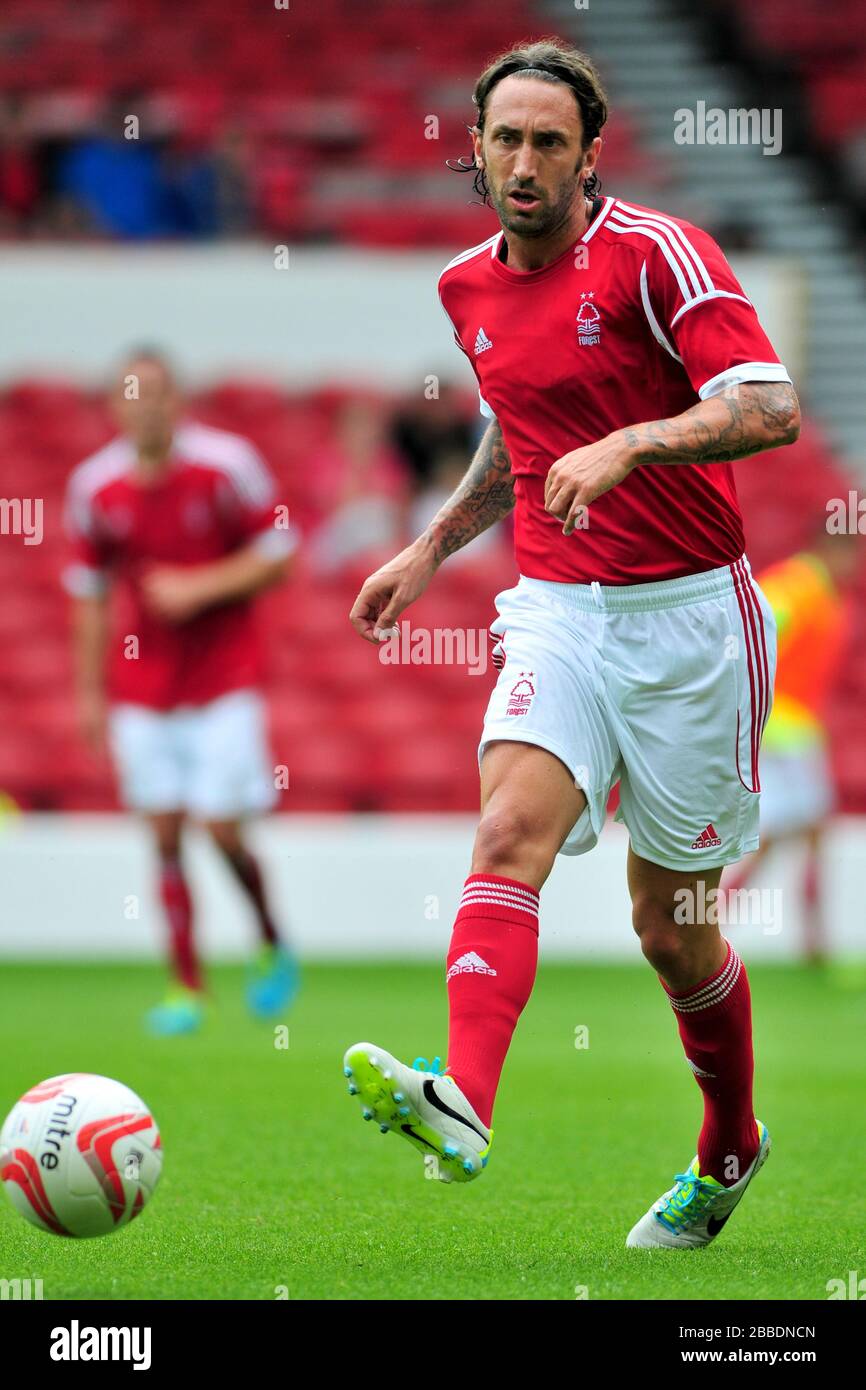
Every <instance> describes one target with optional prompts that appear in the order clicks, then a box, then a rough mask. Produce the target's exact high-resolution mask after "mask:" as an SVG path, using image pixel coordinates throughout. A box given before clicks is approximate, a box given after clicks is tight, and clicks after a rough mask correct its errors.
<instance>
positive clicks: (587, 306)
mask: <svg viewBox="0 0 866 1390" xmlns="http://www.w3.org/2000/svg"><path fill="white" fill-rule="evenodd" d="M594 298H595V293H594V291H593V290H588V291H586V292H584V293H583V294H581V296H580V300H581V304H580V308H579V309H578V311H577V341H578V342H579V343H580V345H581V347H595V345H596V343H600V342H601V327H600V325H601V314H600V313H599V312H598V308H597V307H596V305H595V303H594V302H593V301H594Z"/></svg>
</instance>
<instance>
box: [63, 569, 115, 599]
mask: <svg viewBox="0 0 866 1390" xmlns="http://www.w3.org/2000/svg"><path fill="white" fill-rule="evenodd" d="M61 581H62V584H63V587H64V589H65V590H66V592H67V593H68V594H71V595H72V597H73V598H102V596H103V594H105V593H107V592H108V576H107V574H106V573H105V571H104V570H95V569H91V568H90V566H89V565H70V566H69V567H68V568H67V569H65V570H64V571H63V574H62V576H61Z"/></svg>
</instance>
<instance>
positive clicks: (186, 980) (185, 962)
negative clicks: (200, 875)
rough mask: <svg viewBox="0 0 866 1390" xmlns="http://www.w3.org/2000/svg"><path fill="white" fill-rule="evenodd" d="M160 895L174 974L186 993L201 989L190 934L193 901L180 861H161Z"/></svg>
mask: <svg viewBox="0 0 866 1390" xmlns="http://www.w3.org/2000/svg"><path fill="white" fill-rule="evenodd" d="M159 892H160V897H161V898H162V903H163V907H164V908H165V915H166V917H167V918H168V931H169V946H170V951H171V961H172V967H173V969H174V973H175V975H176V977H177V979H178V980H179V981H180V983H181V984H182V985H186V987H187V989H201V987H202V980H201V970H200V968H199V963H198V956H197V954H196V949H195V942H194V941H193V934H192V899H191V898H190V895H189V889H188V887H187V884H186V879H185V878H184V876H183V869H182V868H181V865H180V860H179V859H175V858H173V857H165V858H162V859H160V864H159Z"/></svg>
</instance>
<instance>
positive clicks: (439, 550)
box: [424, 420, 514, 564]
mask: <svg viewBox="0 0 866 1390" xmlns="http://www.w3.org/2000/svg"><path fill="white" fill-rule="evenodd" d="M513 506H514V486H513V480H512V477H511V459H510V457H509V454H508V450H507V448H506V447H505V443H504V441H503V438H502V430H501V429H500V427H499V424H498V422H497V421H496V420H493V421H491V423H490V424H489V425H488V427H487V429H486V430H485V432H484V436H483V438H482V440H481V443H480V444H479V445H478V449H477V450H476V453H475V457H474V458H473V460H472V462H471V464H470V465H469V469H468V471H467V473H466V476H465V477H464V479H463V481H462V482H461V483H460V485H459V487H458V488H457V489H456V491H455V492H453V493H452V495H451V496H450V497H449V498H448V501H447V502H446V503H445V505H444V507H442V508H441V510H440V511H438V512H437V513H436V516H435V517H434V518H433V520H432V521H431V523H430V525H429V526H428V528H427V530H426V531H425V532H424V540H426V541H428V542H429V544H430V545H431V546H432V547H433V554H434V556H435V559H436V563H437V564H441V563H442V561H443V560H446V559H447V558H448V556H449V555H453V554H454V552H455V550H460V549H462V547H463V546H464V545H468V544H469V542H470V541H471V540H474V539H475V537H476V536H480V535H481V533H482V531H486V530H487V529H488V527H490V526H492V525H493V524H494V522H496V521H501V520H502V518H503V517H504V516H507V515H508V513H509V512H510V511H511V509H512V507H513Z"/></svg>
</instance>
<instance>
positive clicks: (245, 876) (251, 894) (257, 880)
mask: <svg viewBox="0 0 866 1390" xmlns="http://www.w3.org/2000/svg"><path fill="white" fill-rule="evenodd" d="M226 858H227V859H228V862H229V864H230V865H231V867H232V869H233V870H234V872H235V874H236V875H237V878H238V882H239V883H240V885H241V887H242V888H243V889H244V891H245V893H246V895H247V897H248V898H249V899H250V902H251V903H252V905H253V909H254V911H255V914H256V920H257V921H258V924H259V931H260V932H261V934H262V938H263V940H265V941H266V942H267V943H268V945H270V946H275V945H276V943H277V941H278V940H279V934H278V932H277V929H276V927H275V925H274V919H273V917H272V916H271V914H270V910H269V908H268V902H267V898H266V897H265V886H264V883H263V881H262V872H261V869H260V868H259V866H258V864H257V863H256V861H255V859H254V858H253V856H252V855H251V854H250V852H249V850H246V849H245V850H243V851H242V852H241V853H240V854H227V855H226Z"/></svg>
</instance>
